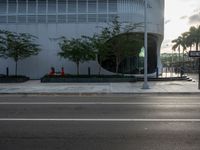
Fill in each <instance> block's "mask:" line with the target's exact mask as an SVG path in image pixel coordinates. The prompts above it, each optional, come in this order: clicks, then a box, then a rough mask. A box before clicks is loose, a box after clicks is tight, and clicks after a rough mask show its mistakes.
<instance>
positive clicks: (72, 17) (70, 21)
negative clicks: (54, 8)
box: [68, 15, 76, 23]
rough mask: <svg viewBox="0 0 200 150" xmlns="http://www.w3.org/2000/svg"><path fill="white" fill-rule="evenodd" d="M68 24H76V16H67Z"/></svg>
mask: <svg viewBox="0 0 200 150" xmlns="http://www.w3.org/2000/svg"><path fill="white" fill-rule="evenodd" d="M68 22H69V23H73V22H76V15H68Z"/></svg>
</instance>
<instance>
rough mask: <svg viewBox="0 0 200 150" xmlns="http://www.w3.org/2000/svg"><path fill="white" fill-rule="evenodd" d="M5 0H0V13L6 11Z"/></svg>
mask: <svg viewBox="0 0 200 150" xmlns="http://www.w3.org/2000/svg"><path fill="white" fill-rule="evenodd" d="M6 5H7V3H6V0H0V14H5V13H6V9H7V8H6Z"/></svg>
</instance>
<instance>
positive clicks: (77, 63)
mask: <svg viewBox="0 0 200 150" xmlns="http://www.w3.org/2000/svg"><path fill="white" fill-rule="evenodd" d="M76 66H77V67H76V69H77V70H76V72H77V75H78V76H79V62H76Z"/></svg>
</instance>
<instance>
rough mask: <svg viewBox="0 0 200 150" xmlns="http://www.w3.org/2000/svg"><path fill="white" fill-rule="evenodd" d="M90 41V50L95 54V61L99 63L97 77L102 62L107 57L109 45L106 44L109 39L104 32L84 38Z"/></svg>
mask: <svg viewBox="0 0 200 150" xmlns="http://www.w3.org/2000/svg"><path fill="white" fill-rule="evenodd" d="M86 38H88V39H89V40H90V41H91V45H92V48H93V49H94V51H95V52H96V54H97V56H98V57H97V59H98V62H99V64H100V65H99V73H98V74H99V75H100V74H101V65H102V62H103V61H104V60H106V59H107V58H108V56H109V52H110V51H109V45H108V44H107V40H108V39H109V35H108V34H107V33H106V32H102V33H101V34H99V35H97V34H94V35H93V37H91V38H90V37H86Z"/></svg>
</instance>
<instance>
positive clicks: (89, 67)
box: [88, 67, 91, 76]
mask: <svg viewBox="0 0 200 150" xmlns="http://www.w3.org/2000/svg"><path fill="white" fill-rule="evenodd" d="M90 73H91V71H90V67H88V76H90Z"/></svg>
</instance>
